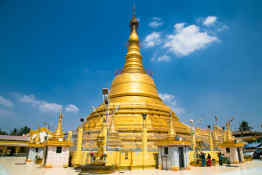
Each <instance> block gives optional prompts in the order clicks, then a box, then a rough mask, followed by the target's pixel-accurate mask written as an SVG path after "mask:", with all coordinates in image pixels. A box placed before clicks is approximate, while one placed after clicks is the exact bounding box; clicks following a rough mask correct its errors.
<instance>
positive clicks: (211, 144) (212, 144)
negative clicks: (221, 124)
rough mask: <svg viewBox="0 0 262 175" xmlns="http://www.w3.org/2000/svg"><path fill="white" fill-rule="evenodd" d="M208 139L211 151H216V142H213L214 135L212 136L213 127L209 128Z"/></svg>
mask: <svg viewBox="0 0 262 175" xmlns="http://www.w3.org/2000/svg"><path fill="white" fill-rule="evenodd" d="M208 141H209V149H210V151H214V143H213V137H212V131H211V129H209V131H208Z"/></svg>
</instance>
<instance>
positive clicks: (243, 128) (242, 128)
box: [239, 121, 253, 131]
mask: <svg viewBox="0 0 262 175" xmlns="http://www.w3.org/2000/svg"><path fill="white" fill-rule="evenodd" d="M252 129H253V128H252V127H251V126H249V125H248V122H247V121H242V122H241V123H240V126H239V131H251V130H252Z"/></svg>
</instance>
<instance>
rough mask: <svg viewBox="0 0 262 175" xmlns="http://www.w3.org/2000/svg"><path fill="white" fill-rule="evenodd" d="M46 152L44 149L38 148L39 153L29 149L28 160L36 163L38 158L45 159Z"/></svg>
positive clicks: (34, 149)
mask: <svg viewBox="0 0 262 175" xmlns="http://www.w3.org/2000/svg"><path fill="white" fill-rule="evenodd" d="M43 155H44V151H43V148H38V152H36V148H29V151H28V160H31V161H34V160H35V157H36V156H39V157H40V158H42V159H43Z"/></svg>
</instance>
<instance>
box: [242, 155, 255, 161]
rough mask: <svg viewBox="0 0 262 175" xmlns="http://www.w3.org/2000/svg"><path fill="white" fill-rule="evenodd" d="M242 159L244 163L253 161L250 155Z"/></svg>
mask: <svg viewBox="0 0 262 175" xmlns="http://www.w3.org/2000/svg"><path fill="white" fill-rule="evenodd" d="M244 159H245V160H246V161H251V160H253V157H252V156H251V155H248V156H244Z"/></svg>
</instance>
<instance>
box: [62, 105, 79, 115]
mask: <svg viewBox="0 0 262 175" xmlns="http://www.w3.org/2000/svg"><path fill="white" fill-rule="evenodd" d="M65 111H66V112H75V113H76V112H78V111H79V108H78V107H77V106H76V105H73V104H69V105H67V106H66V108H65Z"/></svg>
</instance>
